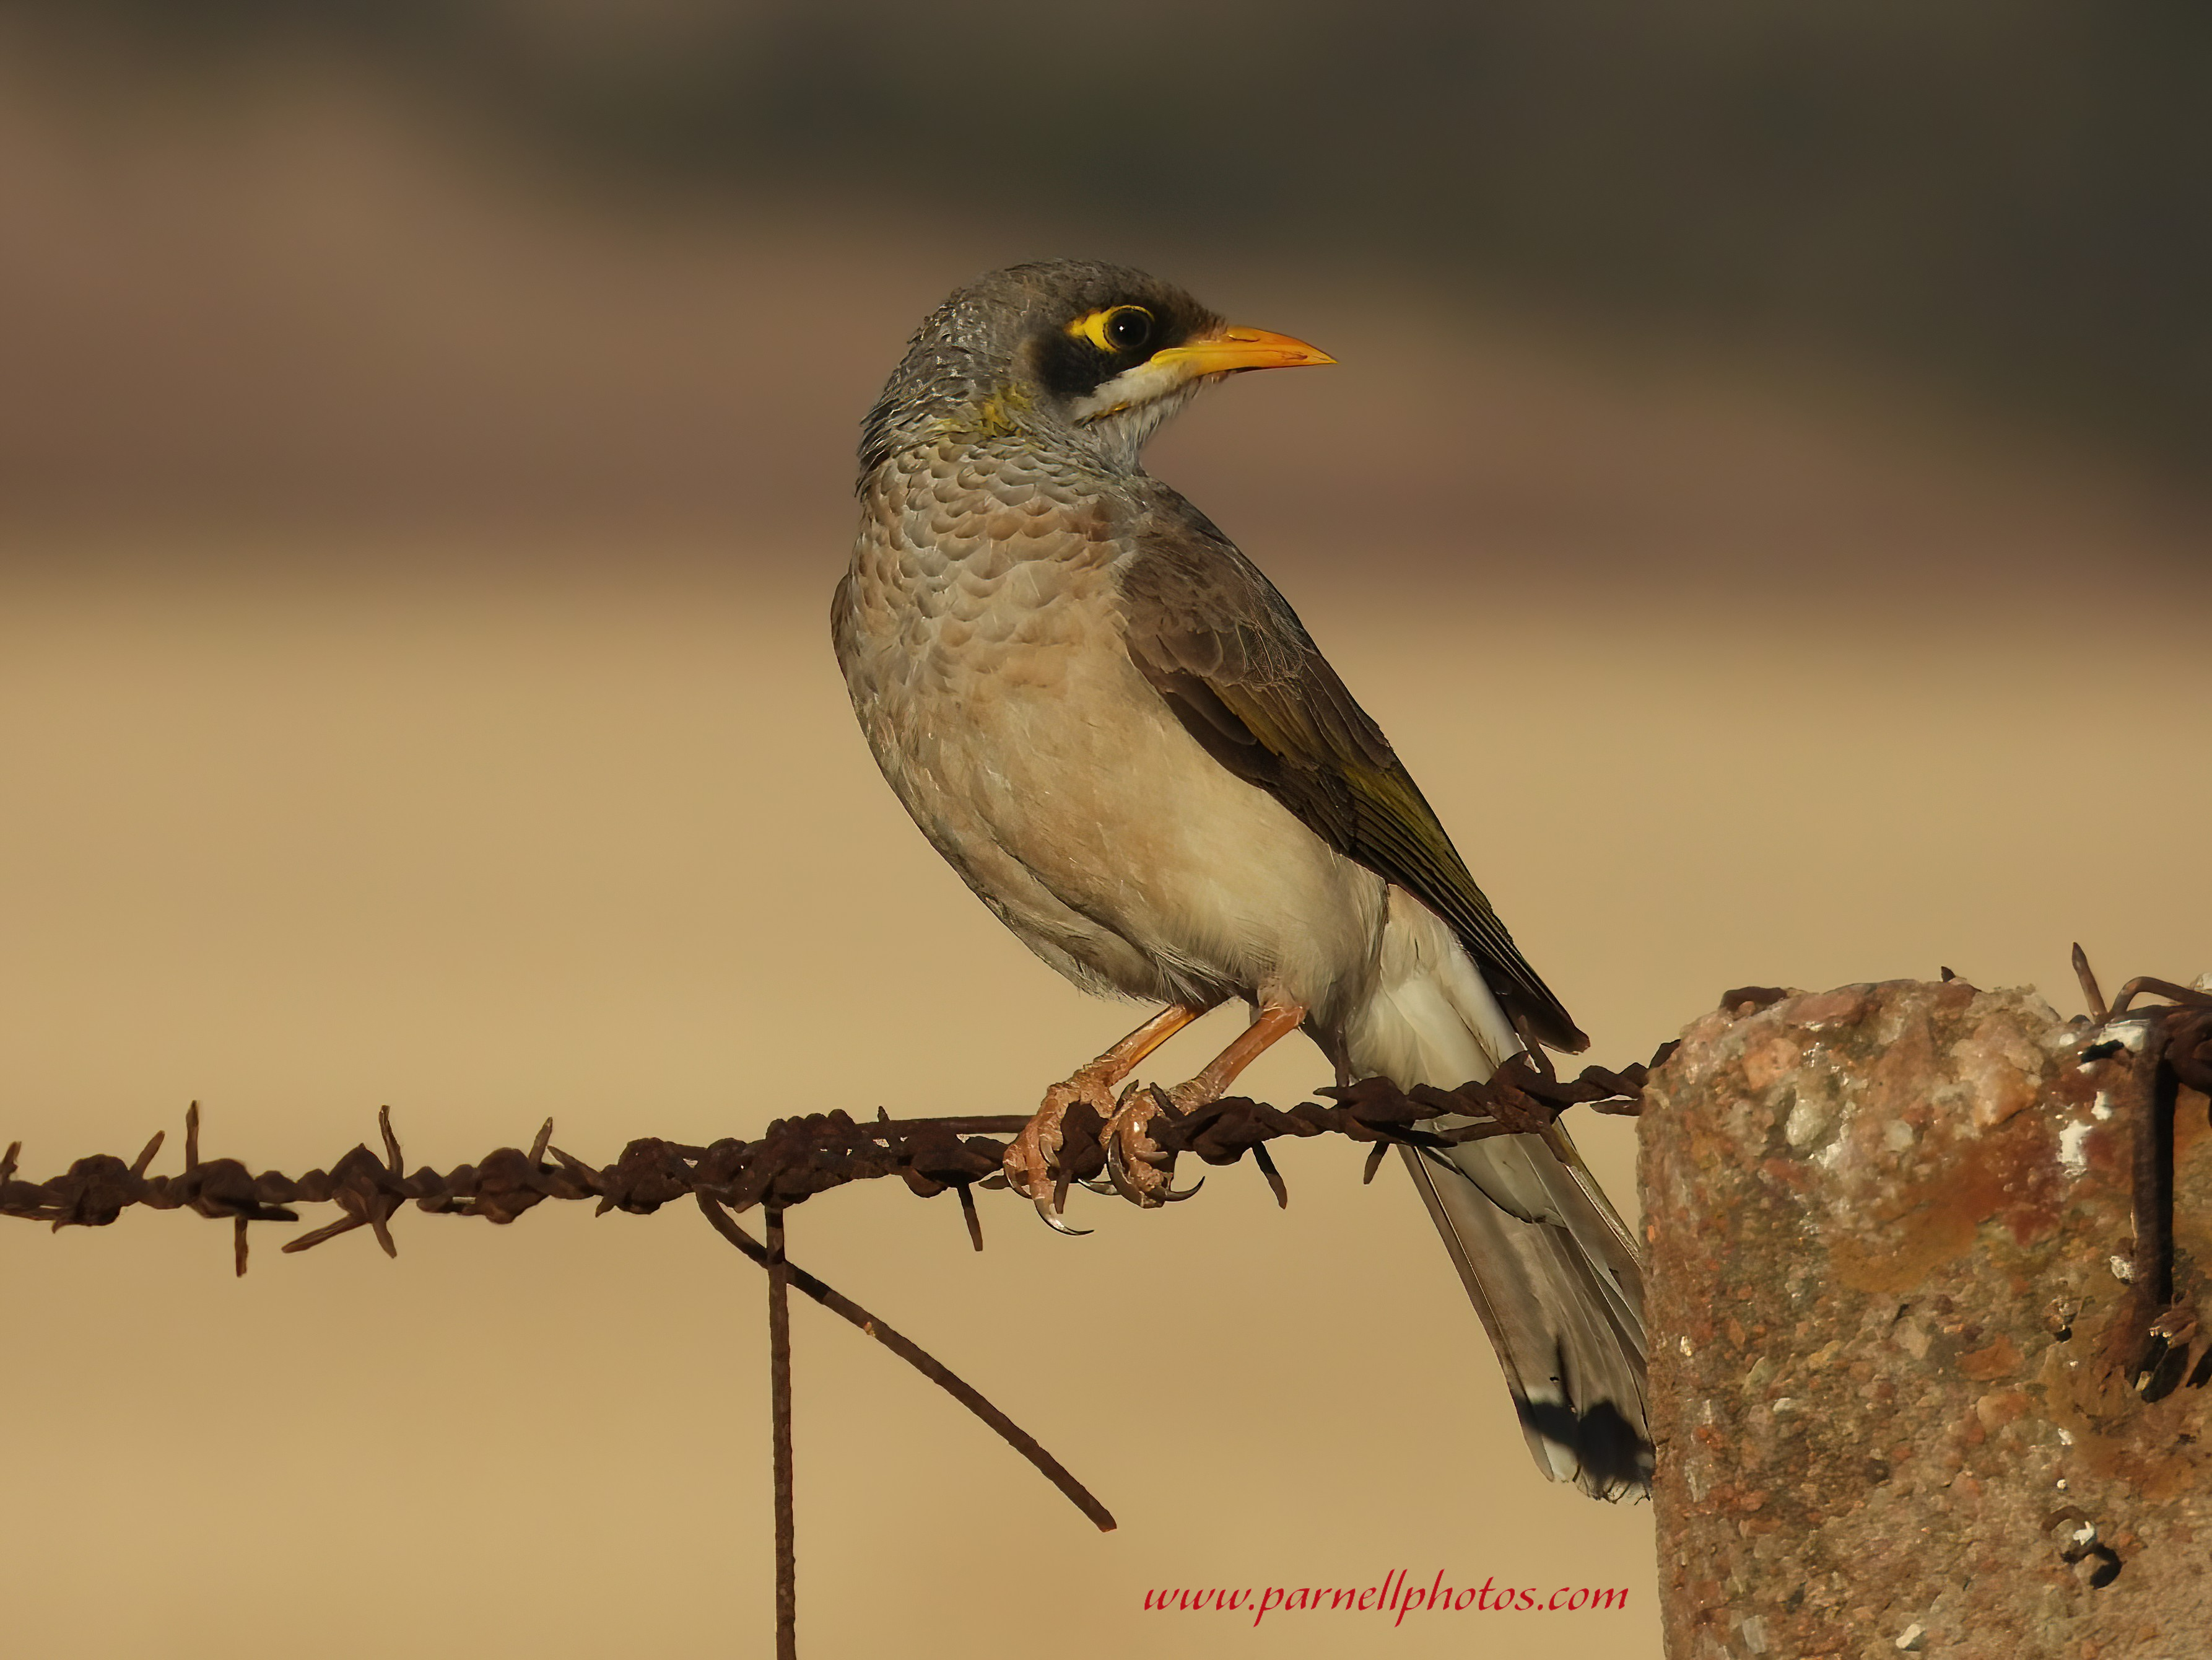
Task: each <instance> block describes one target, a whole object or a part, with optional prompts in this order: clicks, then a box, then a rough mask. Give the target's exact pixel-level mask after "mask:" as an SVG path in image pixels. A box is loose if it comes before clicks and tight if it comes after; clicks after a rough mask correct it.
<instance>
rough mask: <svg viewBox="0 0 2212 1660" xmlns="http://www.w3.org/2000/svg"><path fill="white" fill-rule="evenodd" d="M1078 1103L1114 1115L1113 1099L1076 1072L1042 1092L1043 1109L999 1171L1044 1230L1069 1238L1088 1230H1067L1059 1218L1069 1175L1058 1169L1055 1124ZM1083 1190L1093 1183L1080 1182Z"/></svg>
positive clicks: (1102, 1087)
mask: <svg viewBox="0 0 2212 1660" xmlns="http://www.w3.org/2000/svg"><path fill="white" fill-rule="evenodd" d="M1079 1101H1087V1102H1089V1103H1090V1104H1091V1106H1092V1108H1093V1110H1101V1109H1103V1110H1104V1111H1109V1112H1110V1111H1111V1110H1113V1097H1112V1096H1111V1095H1110V1094H1109V1093H1108V1091H1107V1090H1106V1087H1105V1085H1103V1084H1102V1083H1100V1082H1099V1081H1098V1080H1097V1079H1096V1078H1092V1077H1087V1076H1085V1074H1084V1073H1077V1074H1076V1075H1075V1076H1074V1077H1073V1078H1070V1079H1067V1080H1066V1082H1064V1083H1059V1084H1054V1085H1053V1086H1052V1087H1051V1088H1050V1089H1048V1090H1047V1091H1045V1095H1044V1104H1043V1105H1042V1106H1041V1107H1039V1108H1038V1109H1037V1110H1036V1116H1033V1117H1032V1118H1031V1119H1030V1122H1028V1123H1026V1124H1024V1126H1022V1130H1021V1134H1018V1135H1017V1136H1015V1137H1014V1139H1013V1140H1012V1142H1011V1143H1010V1144H1009V1145H1008V1146H1007V1148H1006V1161H1005V1166H1004V1168H1005V1171H1006V1185H1007V1186H1008V1187H1010V1188H1012V1189H1013V1190H1014V1191H1015V1192H1016V1193H1018V1194H1020V1195H1022V1197H1023V1198H1024V1199H1026V1200H1028V1201H1030V1203H1031V1204H1033V1205H1035V1206H1036V1213H1037V1215H1038V1217H1039V1218H1040V1219H1042V1221H1043V1223H1044V1225H1046V1226H1047V1227H1048V1228H1050V1229H1051V1230H1052V1231H1054V1233H1064V1234H1066V1235H1067V1236H1068V1237H1070V1238H1079V1237H1082V1236H1083V1235H1085V1234H1086V1233H1089V1232H1090V1231H1091V1230H1090V1229H1088V1228H1072V1227H1070V1226H1068V1225H1067V1224H1066V1221H1065V1220H1064V1218H1065V1216H1066V1213H1067V1186H1068V1181H1069V1173H1068V1172H1067V1171H1065V1170H1063V1169H1061V1168H1060V1120H1061V1119H1062V1118H1064V1117H1066V1116H1067V1110H1068V1109H1069V1108H1070V1107H1072V1106H1073V1105H1075V1104H1076V1103H1077V1102H1079ZM1083 1185H1084V1186H1085V1187H1091V1185H1092V1183H1091V1182H1090V1181H1085V1183H1084V1184H1083Z"/></svg>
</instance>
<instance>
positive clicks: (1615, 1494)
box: [1346, 888, 1651, 1499]
mask: <svg viewBox="0 0 2212 1660" xmlns="http://www.w3.org/2000/svg"><path fill="white" fill-rule="evenodd" d="M1521 1047H1522V1044H1521V1042H1520V1039H1519V1038H1518V1037H1516V1035H1515V1033H1514V1031H1513V1029H1512V1027H1511V1025H1510V1024H1509V1023H1508V1021H1507V1020H1506V1018H1505V1016H1504V1012H1502V1011H1501V1010H1500V1009H1499V1007H1498V1001H1497V1000H1496V999H1495V998H1494V997H1493V996H1492V994H1491V992H1490V988H1489V987H1488V986H1486V985H1485V984H1484V983H1483V980H1482V976H1481V974H1480V972H1479V971H1478V970H1477V969H1476V968H1475V966H1474V962H1473V961H1472V960H1471V959H1470V958H1468V954H1467V952H1466V951H1465V950H1464V948H1462V946H1461V945H1460V943H1459V941H1458V940H1457V939H1455V938H1453V936H1452V933H1451V932H1450V930H1449V928H1447V927H1445V926H1444V925H1443V923H1442V922H1441V921H1438V920H1437V917H1436V916H1435V915H1433V914H1431V912H1430V911H1429V910H1427V909H1425V907H1423V906H1422V905H1420V904H1419V903H1417V902H1416V901H1414V900H1413V898H1412V897H1410V896H1408V895H1407V894H1405V893H1403V892H1402V891H1399V890H1397V889H1395V888H1394V889H1392V890H1391V892H1390V915H1389V920H1388V921H1387V923H1386V925H1385V927H1384V929H1383V955H1382V975H1381V980H1380V983H1379V985H1378V988H1377V989H1376V993H1375V995H1374V996H1373V997H1372V998H1371V999H1370V1000H1369V1001H1368V1003H1367V1005H1366V1006H1364V1008H1362V1009H1360V1010H1359V1011H1358V1012H1356V1013H1355V1014H1354V1015H1353V1017H1352V1021H1351V1023H1350V1025H1349V1027H1348V1028H1347V1030H1346V1060H1347V1061H1348V1062H1349V1064H1350V1066H1351V1068H1352V1075H1353V1076H1354V1077H1362V1078H1364V1077H1375V1076H1381V1077H1384V1078H1388V1079H1389V1080H1390V1081H1391V1082H1392V1083H1394V1084H1395V1085H1398V1086H1399V1087H1400V1088H1401V1089H1410V1088H1412V1087H1413V1085H1416V1084H1429V1085H1436V1086H1438V1087H1440V1088H1445V1089H1449V1088H1452V1087H1455V1085H1460V1084H1463V1083H1466V1082H1468V1081H1469V1080H1471V1079H1484V1078H1487V1077H1489V1076H1490V1075H1491V1073H1492V1072H1494V1071H1495V1070H1496V1069H1497V1067H1498V1065H1499V1064H1500V1063H1501V1062H1502V1061H1504V1058H1505V1057H1506V1056H1507V1055H1510V1054H1512V1053H1513V1052H1514V1051H1516V1049H1520V1048H1521ZM1443 1122H1447V1123H1452V1122H1459V1123H1464V1122H1470V1121H1468V1120H1464V1119H1460V1120H1445V1121H1443ZM1402 1151H1403V1152H1404V1153H1405V1157H1406V1164H1407V1169H1409V1170H1410V1171H1412V1172H1413V1184H1414V1185H1415V1186H1416V1187H1417V1188H1419V1189H1420V1193H1421V1197H1422V1200H1423V1201H1425V1203H1426V1204H1427V1206H1428V1207H1429V1215H1430V1216H1431V1219H1434V1221H1435V1222H1436V1225H1437V1231H1438V1232H1439V1233H1441V1234H1443V1239H1444V1246H1445V1249H1446V1250H1449V1252H1450V1253H1451V1258H1452V1262H1453V1264H1454V1266H1455V1267H1456V1268H1458V1269H1459V1272H1460V1278H1461V1279H1462V1280H1465V1281H1466V1283H1467V1289H1468V1295H1469V1296H1470V1297H1472V1298H1474V1306H1475V1310H1476V1312H1477V1313H1479V1314H1480V1316H1482V1323H1483V1325H1484V1327H1485V1328H1486V1329H1487V1330H1488V1331H1489V1333H1490V1341H1492V1343H1493V1344H1495V1345H1496V1346H1497V1349H1498V1359H1499V1361H1500V1362H1501V1363H1502V1364H1503V1365H1504V1369H1505V1382H1506V1387H1507V1388H1508V1389H1510V1390H1511V1391H1512V1393H1513V1403H1514V1406H1515V1407H1516V1408H1517V1409H1518V1411H1519V1413H1520V1415H1521V1426H1522V1432H1523V1433H1525V1434H1526V1435H1527V1436H1528V1448H1529V1450H1530V1451H1531V1452H1533V1453H1534V1455H1535V1456H1536V1463H1537V1467H1538V1468H1541V1470H1542V1471H1543V1472H1544V1473H1545V1475H1547V1476H1549V1477H1551V1478H1552V1479H1553V1480H1555V1481H1574V1482H1577V1483H1578V1484H1579V1485H1580V1486H1581V1487H1582V1488H1583V1491H1584V1492H1586V1493H1592V1494H1594V1495H1595V1496H1597V1497H1600V1498H1606V1499H1614V1498H1620V1497H1621V1496H1623V1495H1624V1494H1627V1493H1638V1492H1648V1491H1649V1488H1650V1475H1651V1435H1650V1426H1649V1423H1648V1421H1647V1420H1646V1417H1645V1412H1644V1354H1645V1350H1644V1270H1643V1265H1642V1263H1641V1262H1640V1260H1639V1258H1638V1253H1637V1250H1636V1245H1635V1242H1634V1240H1633V1239H1632V1237H1631V1235H1630V1234H1629V1231H1628V1230H1627V1228H1626V1226H1625V1225H1623V1224H1622V1222H1621V1219H1620V1217H1619V1215H1617V1214H1616V1213H1614V1211H1613V1206H1612V1205H1611V1203H1610V1202H1608V1201H1607V1199H1606V1196H1605V1195H1604V1193H1603V1192H1602V1191H1601V1189H1599V1187H1598V1185H1597V1183H1596V1180H1595V1178H1594V1177H1592V1176H1591V1175H1590V1172H1589V1169H1588V1167H1587V1166H1585V1165H1584V1164H1583V1161H1582V1156H1581V1155H1580V1154H1579V1153H1577V1152H1576V1151H1575V1145H1574V1143H1573V1142H1572V1141H1571V1140H1569V1139H1568V1137H1567V1134H1566V1132H1565V1130H1563V1129H1560V1128H1558V1127H1556V1126H1554V1127H1553V1128H1551V1129H1550V1130H1548V1131H1547V1132H1546V1133H1544V1134H1541V1135H1539V1134H1527V1135H1501V1136H1492V1137H1490V1138H1488V1139H1486V1140H1480V1141H1469V1142H1465V1143H1462V1145H1460V1146H1455V1147H1451V1148H1448V1149H1444V1150H1443V1151H1442V1152H1439V1153H1437V1155H1436V1156H1435V1157H1433V1158H1432V1157H1431V1156H1430V1155H1429V1154H1427V1153H1424V1152H1417V1151H1416V1150H1414V1149H1413V1148H1406V1149H1402Z"/></svg>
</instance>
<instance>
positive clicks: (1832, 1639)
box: [1642, 981, 2212, 1660]
mask: <svg viewBox="0 0 2212 1660" xmlns="http://www.w3.org/2000/svg"><path fill="white" fill-rule="evenodd" d="M2088 1040H2089V1034H2088V1031H2087V1028H2086V1026H2085V1025H2081V1024H2068V1023H2065V1022H2062V1021H2061V1020H2060V1019H2059V1018H2057V1015H2055V1014H2054V1013H2053V1012H2051V1009H2050V1008H2049V1007H2048V1006H2046V1005H2045V1003H2044V1002H2043V1001H2042V1000H2041V999H2039V997H2037V996H2035V995H2034V994H2033V993H2027V992H2019V991H1994V992H1992V991H1982V990H1978V989H1977V988H1974V987H1972V986H1970V985H1968V984H1966V982H1963V981H1952V982H1946V983H1920V982H1887V983H1884V984H1881V985H1857V986H1846V987H1844V988H1839V989H1838V990H1834V991H1827V992H1820V993H1815V994H1803V993H1796V994H1790V995H1789V996H1787V997H1785V998H1784V999H1783V1000H1780V1001H1778V1002H1775V1003H1772V1004H1771V1005H1769V1006H1765V1007H1754V1006H1753V1005H1751V1004H1749V1003H1745V1004H1741V1005H1739V1006H1737V1007H1735V1008H1734V1009H1722V1010H1720V1011H1717V1012H1714V1013H1712V1014H1710V1015H1708V1016H1706V1017H1705V1018H1704V1019H1702V1020H1700V1021H1699V1022H1698V1023H1697V1024H1696V1025H1693V1026H1692V1027H1691V1028H1690V1029H1689V1031H1687V1033H1686V1035H1685V1040H1684V1043H1683V1045H1682V1047H1681V1049H1680V1051H1678V1052H1677V1054H1676V1055H1674V1057H1673V1059H1672V1060H1671V1061H1669V1063H1668V1065H1667V1066H1666V1067H1663V1068H1662V1069H1661V1070H1660V1071H1659V1072H1658V1073H1656V1074H1655V1075H1654V1077H1653V1079H1652V1083H1651V1088H1650V1093H1649V1095H1648V1096H1647V1098H1646V1105H1645V1116H1644V1119H1643V1121H1642V1136H1643V1152H1642V1158H1643V1168H1642V1178H1643V1189H1644V1203H1645V1206H1646V1207H1647V1208H1646V1212H1645V1219H1644V1227H1645V1235H1646V1239H1647V1243H1648V1244H1649V1246H1650V1250H1651V1253H1652V1267H1653V1280H1652V1285H1653V1307H1652V1317H1653V1333H1654V1347H1653V1355H1652V1385H1653V1394H1654V1398H1655V1402H1656V1408H1657V1411H1656V1415H1655V1420H1654V1427H1655V1429H1656V1433H1657V1437H1658V1440H1659V1448H1660V1462H1659V1479H1658V1485H1657V1490H1656V1495H1655V1500H1656V1511H1657V1518H1658V1523H1659V1549H1660V1584H1661V1590H1662V1598H1663V1601H1664V1602H1665V1605H1666V1606H1665V1613H1666V1620H1667V1652H1668V1655H1669V1656H1670V1657H1672V1660H1718V1657H1722V1656H1730V1657H1733V1656H1768V1655H1771V1656H1781V1657H1788V1660H1812V1657H1818V1656H1835V1657H1842V1656H1852V1657H1857V1656H1876V1655H1881V1656H1888V1655H1894V1654H1897V1653H1899V1652H1904V1653H1927V1654H1942V1655H1953V1656H1977V1657H1978V1656H1990V1657H1998V1656H2003V1657H2037V1660H2040V1657H2054V1660H2055V1657H2066V1660H2118V1657H2131V1660H2157V1657H2164V1660H2187V1657H2193V1656H2197V1655H2202V1654H2204V1653H2206V1652H2208V1651H2212V1572H2208V1566H2207V1545H2208V1543H2212V1458H2208V1451H2207V1440H2208V1432H2212V1425H2208V1422H2207V1419H2208V1410H2207V1409H2208V1405H2212V1400H2209V1399H2208V1397H2212V1390H2208V1389H2206V1388H2205V1387H2204V1384H2205V1383H2206V1380H2207V1378H2208V1377H2212V1353H2202V1351H2203V1350H2204V1347H2205V1341H2206V1340H2205V1339H2204V1337H2203V1336H2202V1335H2197V1336H2192V1337H2191V1338H2190V1339H2189V1340H2188V1343H2189V1353H2188V1354H2187V1357H2186V1359H2185V1362H2183V1363H2181V1364H2180V1365H2179V1369H2178V1371H2176V1369H2175V1368H2174V1367H2173V1366H2172V1365H2169V1368H2168V1371H2167V1374H2166V1375H2167V1377H2168V1380H2169V1390H2170V1392H2167V1393H2165V1394H2164V1395H2163V1396H2162V1398H2159V1399H2155V1400H2147V1399H2145V1398H2143V1396H2142V1395H2141V1394H2139V1393H2138V1392H2137V1391H2136V1389H2134V1388H2133V1387H2132V1383H2131V1380H2130V1376H2129V1372H2130V1365H2131V1364H2132V1362H2133V1361H2134V1359H2135V1358H2136V1355H2137V1354H2138V1353H2140V1345H2141V1334H2142V1329H2143V1325H2144V1323H2145V1322H2146V1320H2147V1319H2148V1310H2143V1309H2142V1308H2141V1307H2140V1306H2138V1299H2137V1298H2136V1295H2135V1292H2134V1291H2133V1289H2132V1287H2131V1286H2130V1284H2129V1283H2128V1281H2127V1280H2125V1279H2124V1277H2123V1275H2124V1274H2127V1273H2129V1272H2130V1262H2129V1254H2130V1249H2131V1246H2132V1243H2133V1225H2132V1222H2131V1219H2130V1149H2131V1146H2132V1131H2131V1123H2132V1121H2133V1119H2134V1116H2136V1110H2137V1104H2139V1103H2140V1102H2141V1101H2142V1100H2143V1099H2144V1098H2145V1091H2146V1089H2147V1083H2146V1081H2145V1079H2144V1078H2143V1077H2142V1076H2141V1075H2140V1074H2142V1073H2147V1072H2148V1067H2145V1066H2143V1064H2142V1062H2141V1061H2140V1060H2139V1059H2138V1058H2137V1057H2136V1056H2135V1055H2132V1054H2131V1053H2130V1051H2129V1050H2128V1049H2125V1048H2121V1049H2118V1050H2117V1051H2116V1052H2113V1053H2110V1054H2107V1055H2103V1056H2102V1057H2101V1058H2097V1059H2091V1060H2086V1061H2085V1060H2084V1058H2083V1056H2084V1055H2085V1053H2086V1052H2089V1051H2090V1050H2091V1049H2092V1047H2093V1046H2092V1045H2091V1044H2090V1043H2089V1041H2088ZM2176 1116H2177V1125H2178V1129H2177V1142H2178V1146H2179V1152H2178V1158H2177V1177H2176V1202H2175V1216H2176V1222H2175V1237H2176V1252H2175V1256H2176V1264H2175V1274H2176V1286H2177V1297H2178V1299H2179V1301H2180V1302H2181V1303H2183V1304H2188V1305H2189V1306H2190V1307H2191V1308H2192V1309H2196V1310H2202V1309H2203V1306H2204V1304H2205V1300H2206V1296H2207V1286H2206V1281H2205V1279H2204V1275H2203V1266H2204V1265H2205V1264H2206V1263H2208V1262H2212V1145H2208V1143H2212V1135H2208V1134H2207V1128H2206V1102H2205V1098H2203V1096H2201V1095H2197V1094H2195V1093H2194V1092H2192V1091H2187V1090H2185V1091H2182V1094H2181V1097H2180V1102H2179V1110H2178V1112H2177V1115H2176ZM2206 1324H2208V1325H2212V1322H2207V1323H2206ZM2177 1380H2178V1381H2177ZM2153 1392H2154V1393H2156V1391H2155V1390H2154V1391H2153Z"/></svg>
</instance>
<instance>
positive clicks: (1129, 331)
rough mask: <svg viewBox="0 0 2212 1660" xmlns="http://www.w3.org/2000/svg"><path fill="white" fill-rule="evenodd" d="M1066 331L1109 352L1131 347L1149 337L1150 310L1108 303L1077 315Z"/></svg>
mask: <svg viewBox="0 0 2212 1660" xmlns="http://www.w3.org/2000/svg"><path fill="white" fill-rule="evenodd" d="M1067 331H1068V333H1069V334H1071V335H1072V336H1073V337H1075V338H1076V339H1078V340H1088V341H1089V342H1090V343H1091V344H1092V345H1094V346H1096V347H1097V348H1098V350H1101V351H1103V352H1104V353H1106V354H1107V356H1115V355H1116V354H1118V353H1121V352H1125V351H1135V350H1138V349H1139V347H1141V346H1143V345H1144V344H1145V343H1146V341H1148V340H1150V339H1151V338H1152V313H1150V312H1148V311H1146V309H1145V308H1144V307H1142V306H1109V307H1107V308H1106V309H1105V310H1104V311H1094V312H1091V313H1089V314H1088V315H1086V316H1083V317H1079V318H1077V319H1075V320H1074V321H1073V323H1070V324H1069V325H1067Z"/></svg>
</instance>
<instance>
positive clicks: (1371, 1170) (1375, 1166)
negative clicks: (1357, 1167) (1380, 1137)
mask: <svg viewBox="0 0 2212 1660" xmlns="http://www.w3.org/2000/svg"><path fill="white" fill-rule="evenodd" d="M1389 1151H1390V1144H1389V1142H1388V1141H1377V1142H1376V1144H1375V1148H1374V1151H1373V1152H1370V1153H1369V1154H1368V1155H1367V1167H1366V1169H1364V1170H1363V1171H1360V1172H1359V1185H1360V1186H1361V1187H1363V1188H1364V1187H1365V1186H1366V1185H1367V1184H1368V1183H1370V1182H1372V1181H1373V1180H1374V1179H1375V1172H1376V1171H1379V1170H1381V1169H1382V1168H1383V1154H1384V1153H1386V1152H1389Z"/></svg>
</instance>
